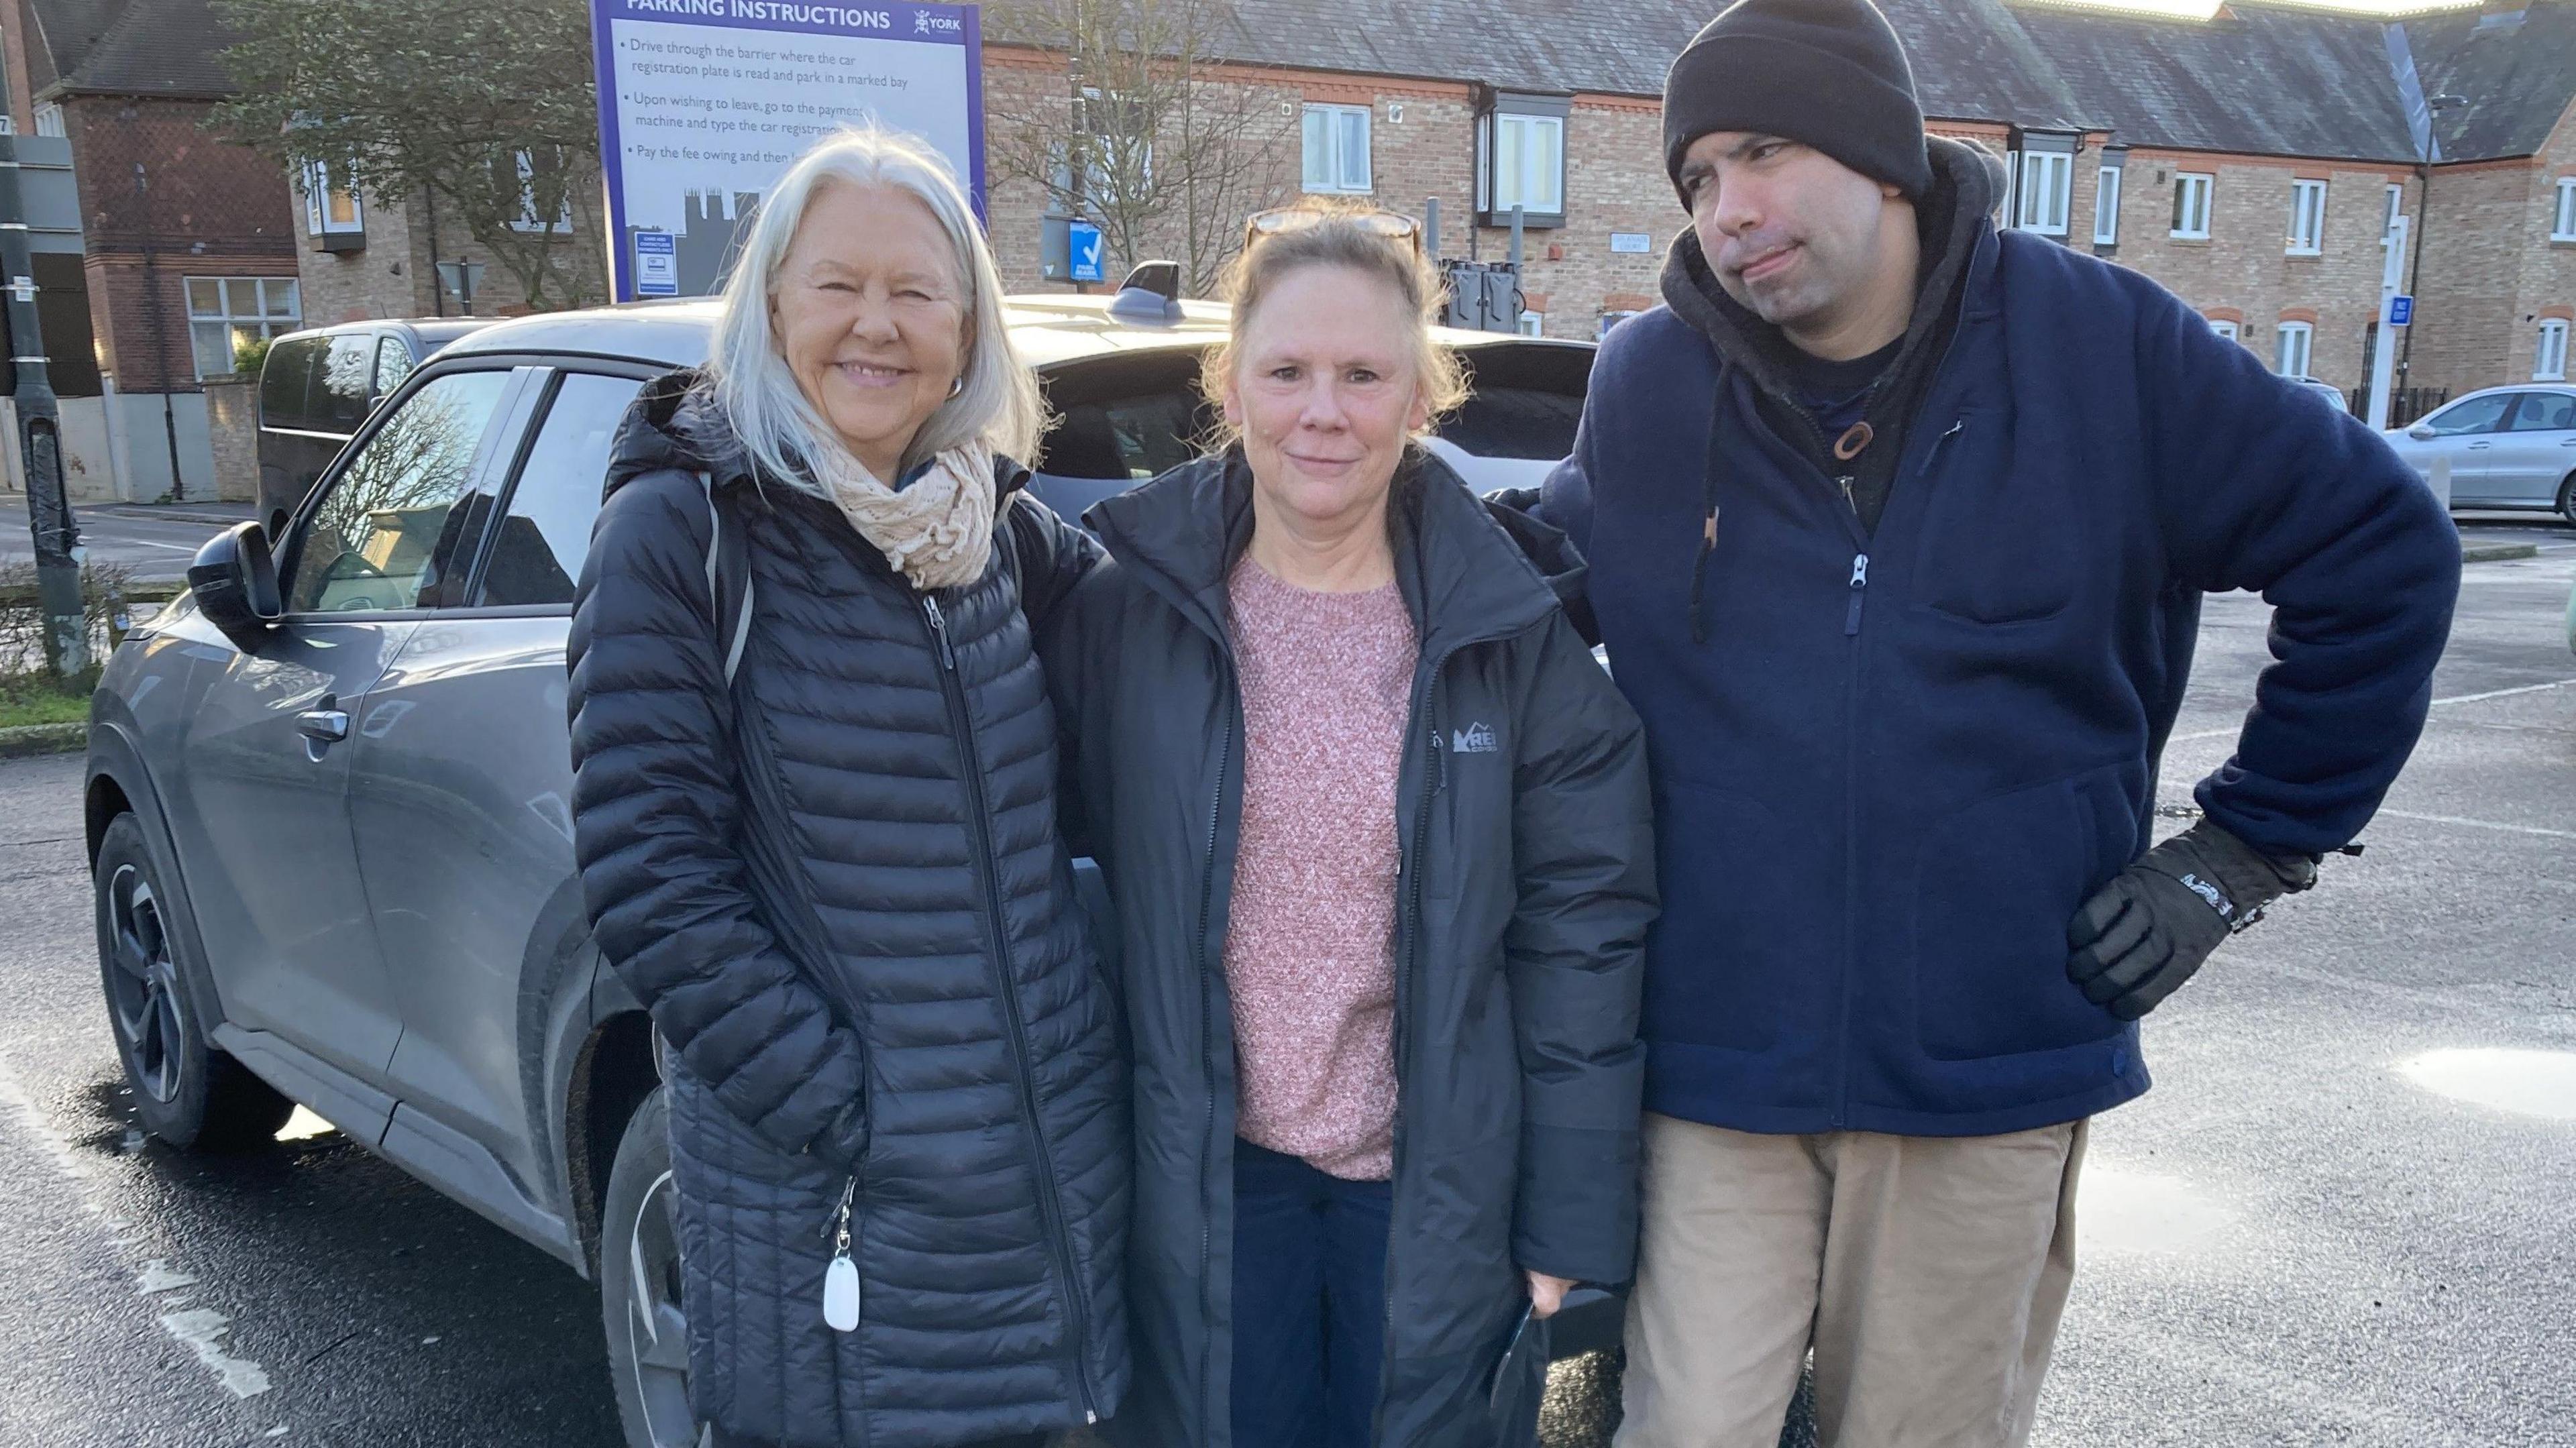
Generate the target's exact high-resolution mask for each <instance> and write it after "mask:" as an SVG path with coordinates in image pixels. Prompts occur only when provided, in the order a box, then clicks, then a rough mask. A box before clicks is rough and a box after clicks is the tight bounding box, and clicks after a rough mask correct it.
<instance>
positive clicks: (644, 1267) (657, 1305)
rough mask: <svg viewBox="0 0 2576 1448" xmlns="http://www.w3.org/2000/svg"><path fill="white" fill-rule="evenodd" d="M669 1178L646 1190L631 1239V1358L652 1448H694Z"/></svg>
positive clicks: (656, 1180) (677, 1245)
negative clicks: (650, 1435)
mask: <svg viewBox="0 0 2576 1448" xmlns="http://www.w3.org/2000/svg"><path fill="white" fill-rule="evenodd" d="M671 1197H672V1192H671V1174H670V1173H669V1172H667V1171H666V1172H664V1173H662V1174H661V1175H660V1176H659V1177H656V1178H654V1181H653V1185H652V1186H651V1187H649V1188H647V1189H646V1191H645V1193H644V1200H643V1202H642V1204H641V1205H639V1206H638V1207H637V1208H636V1211H635V1221H634V1223H633V1230H632V1231H630V1232H629V1233H628V1234H627V1239H626V1240H627V1249H626V1250H627V1279H626V1280H627V1297H626V1323H627V1328H628V1332H627V1339H626V1340H627V1354H628V1363H627V1366H628V1368H629V1369H630V1370H631V1371H632V1372H633V1373H634V1375H635V1396H636V1399H637V1401H639V1402H640V1403H642V1404H643V1408H644V1420H645V1424H646V1426H647V1428H648V1430H649V1431H650V1432H651V1434H652V1441H653V1444H654V1448H695V1445H696V1444H697V1442H698V1424H697V1419H696V1418H695V1417H694V1416H692V1414H691V1413H690V1410H689V1324H688V1319H687V1318H686V1317H684V1316H682V1315H681V1312H680V1241H679V1234H678V1232H677V1231H676V1230H675V1228H674V1226H673V1223H672V1203H671Z"/></svg>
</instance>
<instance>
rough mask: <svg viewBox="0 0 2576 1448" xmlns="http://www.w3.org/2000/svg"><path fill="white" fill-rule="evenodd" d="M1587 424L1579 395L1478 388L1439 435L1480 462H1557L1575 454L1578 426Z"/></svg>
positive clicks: (1535, 389) (1522, 389)
mask: <svg viewBox="0 0 2576 1448" xmlns="http://www.w3.org/2000/svg"><path fill="white" fill-rule="evenodd" d="M1582 421H1583V394H1581V393H1579V392H1577V393H1573V394H1570V395H1569V394H1567V393H1563V392H1557V391H1554V390H1550V389H1544V388H1537V387H1479V388H1477V389H1476V390H1475V391H1474V392H1473V393H1471V394H1469V395H1468V398H1467V400H1466V402H1465V403H1464V404H1462V405H1461V406H1460V407H1459V409H1458V413H1457V415H1456V416H1454V417H1452V418H1450V419H1449V420H1448V421H1446V422H1444V423H1442V424H1440V428H1439V433H1440V435H1441V436H1442V437H1445V438H1447V439H1448V440H1449V441H1451V442H1454V443H1456V444H1457V445H1458V446H1460V447H1462V448H1464V449H1466V450H1467V451H1468V452H1471V453H1474V454H1475V455H1476V456H1478V457H1481V458H1527V459H1531V460H1533V461H1539V462H1555V461H1556V460H1558V459H1560V458H1563V457H1565V456H1567V455H1568V454H1570V453H1572V452H1573V451H1574V429H1575V425H1576V424H1578V423H1580V422H1582Z"/></svg>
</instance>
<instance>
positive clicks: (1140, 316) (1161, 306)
mask: <svg viewBox="0 0 2576 1448" xmlns="http://www.w3.org/2000/svg"><path fill="white" fill-rule="evenodd" d="M1109 315H1111V316H1113V317H1117V318H1119V319H1120V320H1122V321H1129V322H1177V321H1179V320H1180V319H1181V264H1180V263H1179V262H1176V261H1146V262H1138V263H1137V264H1136V269H1135V270H1133V271H1131V272H1129V273H1127V280H1125V281H1123V282H1120V283H1119V284H1118V295H1116V296H1114V297H1111V298H1110V299H1109Z"/></svg>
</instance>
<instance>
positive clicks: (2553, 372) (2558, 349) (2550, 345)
mask: <svg viewBox="0 0 2576 1448" xmlns="http://www.w3.org/2000/svg"><path fill="white" fill-rule="evenodd" d="M2531 380H2532V381H2534V382H2564V381H2566V380H2567V323H2566V321H2565V320H2564V319H2563V318H2559V317H2551V318H2549V319H2548V320H2547V321H2544V322H2542V323H2541V324H2540V344H2539V346H2538V347H2536V348H2535V349H2533V353H2532V359H2531Z"/></svg>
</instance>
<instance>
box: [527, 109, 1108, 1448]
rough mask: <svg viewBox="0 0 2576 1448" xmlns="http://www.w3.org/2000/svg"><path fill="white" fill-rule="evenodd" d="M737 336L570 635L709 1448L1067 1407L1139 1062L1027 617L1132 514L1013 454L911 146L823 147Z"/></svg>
mask: <svg viewBox="0 0 2576 1448" xmlns="http://www.w3.org/2000/svg"><path fill="white" fill-rule="evenodd" d="M713 350H714V355H713V356H712V357H711V358H710V359H709V360H708V364H707V366H706V367H705V368H704V369H703V370H698V371H686V372H680V373H675V374H673V375H671V376H670V377H667V378H664V379H662V380H661V381H660V382H657V383H655V384H653V385H651V386H649V387H647V388H646V389H645V391H644V393H643V395H642V396H641V397H639V398H638V400H637V402H636V404H635V407H634V410H633V411H632V412H631V413H630V414H629V415H628V417H627V419H626V422H625V425H624V427H623V429H622V431H621V432H620V435H619V438H618V442H617V446H616V450H615V459H614V461H613V462H612V464H611V466H610V470H609V475H608V482H607V489H608V495H607V500H606V502H605V503H604V504H603V505H602V507H601V510H600V514H599V521H598V524H597V526H596V529H595V531H594V534H593V541H592V546H591V551H590V555H589V559H588V562H587V564H586V565H585V567H584V571H583V576H582V580H581V586H580V591H579V594H578V596H577V602H576V603H575V606H574V613H573V628H572V641H571V666H572V687H571V695H570V706H571V711H572V746H573V760H574V767H575V771H576V784H575V791H574V803H573V820H574V829H575V837H576V839H575V843H576V850H577V853H578V856H579V858H580V863H581V874H582V888H583V892H584V894H585V896H586V898H587V902H588V906H589V911H590V916H591V920H592V924H593V930H594V933H595V936H596V938H597V941H598V944H599V949H600V953H601V955H602V956H603V957H604V958H605V959H606V961H607V962H608V964H609V965H610V966H612V967H613V968H614V969H615V970H616V972H617V974H618V976H619V977H620V978H621V979H622V980H623V981H624V982H625V983H626V985H627V986H628V987H629V988H630V989H632V990H633V992H634V993H635V995H636V996H637V997H638V998H640V999H641V1000H642V1001H643V1002H644V1003H645V1005H646V1006H647V1007H648V1008H649V1009H650V1010H651V1012H652V1016H653V1022H654V1025H655V1026H656V1027H657V1028H658V1030H659V1032H660V1035H661V1037H662V1040H663V1042H664V1043H665V1046H666V1049H665V1051H664V1053H663V1076H664V1091H663V1093H662V1099H661V1103H660V1104H661V1107H662V1109H665V1110H667V1113H668V1120H669V1131H670V1140H671V1158H672V1177H671V1182H672V1186H673V1188H674V1197H675V1199H676V1203H677V1206H676V1212H677V1225H678V1233H679V1247H680V1261H681V1278H682V1283H681V1288H682V1291H681V1300H682V1305H683V1308H684V1311H685V1316H686V1318H687V1330H686V1342H687V1347H688V1355H689V1365H690V1397H691V1404H692V1407H693V1409H694V1411H695V1413H696V1415H697V1417H698V1419H699V1420H700V1421H701V1422H702V1423H704V1424H705V1425H707V1429H708V1434H707V1441H709V1442H710V1443H712V1444H713V1445H717V1448H734V1445H759V1448H768V1445H777V1448H824V1445H833V1448H837V1445H845V1444H861V1443H865V1444H872V1445H875V1448H892V1445H898V1444H900V1445H913V1448H947V1445H962V1444H1000V1443H1020V1442H1024V1441H1025V1442H1029V1443H1035V1442H1039V1441H1043V1439H1044V1437H1045V1436H1047V1435H1049V1434H1052V1433H1053V1432H1055V1431H1056V1430H1059V1429H1064V1428H1069V1427H1075V1426H1079V1425H1081V1424H1084V1423H1087V1422H1092V1421H1096V1420H1097V1419H1099V1418H1101V1417H1105V1416H1106V1415H1107V1414H1108V1413H1109V1411H1110V1410H1111V1409H1112V1408H1113V1407H1114V1406H1115V1405H1116V1403H1117V1401H1118V1399H1119V1397H1120V1395H1121V1393H1122V1391H1123V1389H1124V1386H1125V1382H1126V1378H1127V1372H1128V1368H1127V1356H1126V1353H1127V1348H1126V1327H1125V1322H1124V1315H1123V1309H1122V1306H1121V1287H1120V1278H1121V1253H1122V1250H1123V1237H1124V1233H1125V1229H1126V1210H1127V1193H1128V1172H1129V1166H1128V1155H1127V1126H1126V1119H1127V1118H1126V1090H1127V1088H1126V1082H1125V1067H1124V1065H1123V1062H1122V1059H1121V1053H1120V1050H1119V1046H1118V1034H1117V1026H1116V1014H1115V1004H1114V1001H1113V1000H1112V998H1111V996H1110V994H1109V992H1108V990H1107V989H1106V988H1105V986H1104V984H1103V974H1102V970H1101V967H1100V965H1099V963H1098V961H1097V959H1096V957H1095V955H1094V952H1093V945H1092V942H1091V940H1090V939H1089V937H1088V933H1087V930H1086V927H1085V925H1084V921H1083V917H1082V913H1081V911H1080V909H1079V907H1078V906H1077V904H1076V901H1075V896H1074V888H1073V875H1072V869H1071V865H1070V863H1069V861H1068V859H1067V857H1066V853H1065V849H1064V845H1063V843H1062V841H1061V838H1060V836H1059V834H1058V832H1057V827H1056V814H1055V781H1056V759H1055V746H1054V740H1055V728H1054V720H1053V717H1052V715H1051V714H1050V712H1049V705H1048V700H1047V694H1046V689H1045V682H1044V679H1043V677H1042V675H1041V673H1040V670H1039V667H1038V663H1037V661H1036V659H1035V657H1034V656H1033V655H1032V653H1031V651H1030V642H1029V640H1030V633H1031V627H1032V621H1033V620H1036V621H1043V618H1044V615H1045V614H1046V613H1047V611H1048V610H1049V609H1050V608H1052V607H1053V606H1054V605H1055V603H1056V602H1057V601H1058V600H1059V599H1061V598H1062V597H1063V596H1064V595H1065V593H1066V592H1067V590H1068V589H1070V588H1071V586H1072V585H1073V584H1074V583H1075V582H1076V581H1078V580H1079V579H1080V578H1081V577H1082V575H1083V574H1084V572H1085V571H1086V570H1088V569H1089V568H1090V566H1091V565H1092V563H1093V562H1094V561H1095V559H1096V558H1097V551H1096V550H1095V548H1094V547H1093V546H1092V545H1091V543H1090V542H1089V541H1088V540H1087V539H1086V538H1084V537H1083V536H1082V535H1081V534H1080V533H1078V532H1076V531H1074V530H1073V529H1070V528H1068V527H1067V526H1065V525H1064V524H1063V523H1062V522H1060V521H1059V520H1058V519H1057V518H1056V517H1055V516H1054V515H1053V514H1051V513H1049V512H1048V511H1047V510H1046V508H1045V507H1043V506H1042V505H1040V504H1039V503H1038V502H1037V501H1036V500H1035V499H1033V498H1031V497H1029V496H1027V495H1026V494H1025V493H1024V492H1022V491H1021V484H1022V483H1023V482H1024V481H1025V479H1026V476H1027V474H1026V473H1025V471H1024V470H1022V469H1021V468H1020V467H1019V466H1018V465H1016V464H1015V463H1013V462H1012V461H1010V459H1011V458H1012V457H1013V456H1014V455H1025V454H1026V452H1027V450H1028V449H1029V448H1030V447H1031V446H1032V445H1033V444H1034V443H1035V442H1036V440H1037V433H1038V429H1039V426H1040V420H1041V413H1042V408H1041V406H1040V403H1039V399H1038V395H1037V391H1036V387H1035V384H1034V382H1033V381H1032V379H1031V377H1030V375H1029V372H1028V370H1027V369H1026V368H1025V367H1024V366H1022V365H1021V363H1020V360H1019V358H1018V357H1017V356H1015V355H1014V354H1013V352H1012V348H1011V344H1010V340H1009V338H1008V336H1007V334H1006V333H1005V331H1004V328H1003V325H1002V312H1001V302H1000V295H999V284H998V281H997V278H996V276H995V273H994V269H993V261H992V254H991V252H990V250H989V249H988V247H987V246H986V244H985V241H984V238H983V236H982V234H981V232H980V231H979V230H978V228H977V225H976V222H975V220H974V217H973V215H972V214H971V213H970V212H969V211H968V209H967V205H966V201H965V198H964V196H963V195H962V194H960V192H959V190H958V188H957V185H956V182H955V180H954V179H953V178H952V177H951V176H950V174H949V173H948V171H947V169H946V168H945V167H944V166H943V165H942V164H941V163H940V162H939V161H938V160H937V159H936V158H935V157H934V156H933V155H931V154H930V153H928V152H927V151H925V150H924V149H922V148H921V147H920V146H919V145H918V144H916V143H914V142H911V141H909V140H906V139H902V138H899V137H895V136H891V135H887V134H884V133H878V132H856V133H847V132H845V133H842V134H839V135H836V136H833V137H830V138H827V139H826V140H824V141H822V142H821V143H819V144H818V145H816V146H815V148H814V149H813V150H811V151H809V152H808V153H806V155H805V156H804V157H803V158H802V159H800V160H799V161H798V162H797V163H796V164H795V165H794V166H793V167H792V168H790V169H789V171H788V172H787V174H786V175H785V176H784V177H783V178H781V180H780V181H779V183H778V185H777V187H776V188H775V189H774V190H773V191H772V192H771V193H770V195H769V197H768V200H767V202H766V204H765V205H764V206H763V208H762V210H761V212H760V214H759V216H758V218H757V220H756V221H755V222H754V223H753V226H752V229H751V234H750V236H749V238H748V240H747V242H746V244H745V246H744V249H743V254H742V257H741V259H740V261H739V263H738V264H737V266H736V267H735V270H734V273H733V276H732V279H731V280H730V282H729V283H728V284H727V287H726V290H725V293H724V298H723V311H722V320H721V322H720V324H719V326H718V329H717V335H716V340H715V345H714V349H713ZM674 1326H676V1325H674Z"/></svg>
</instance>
